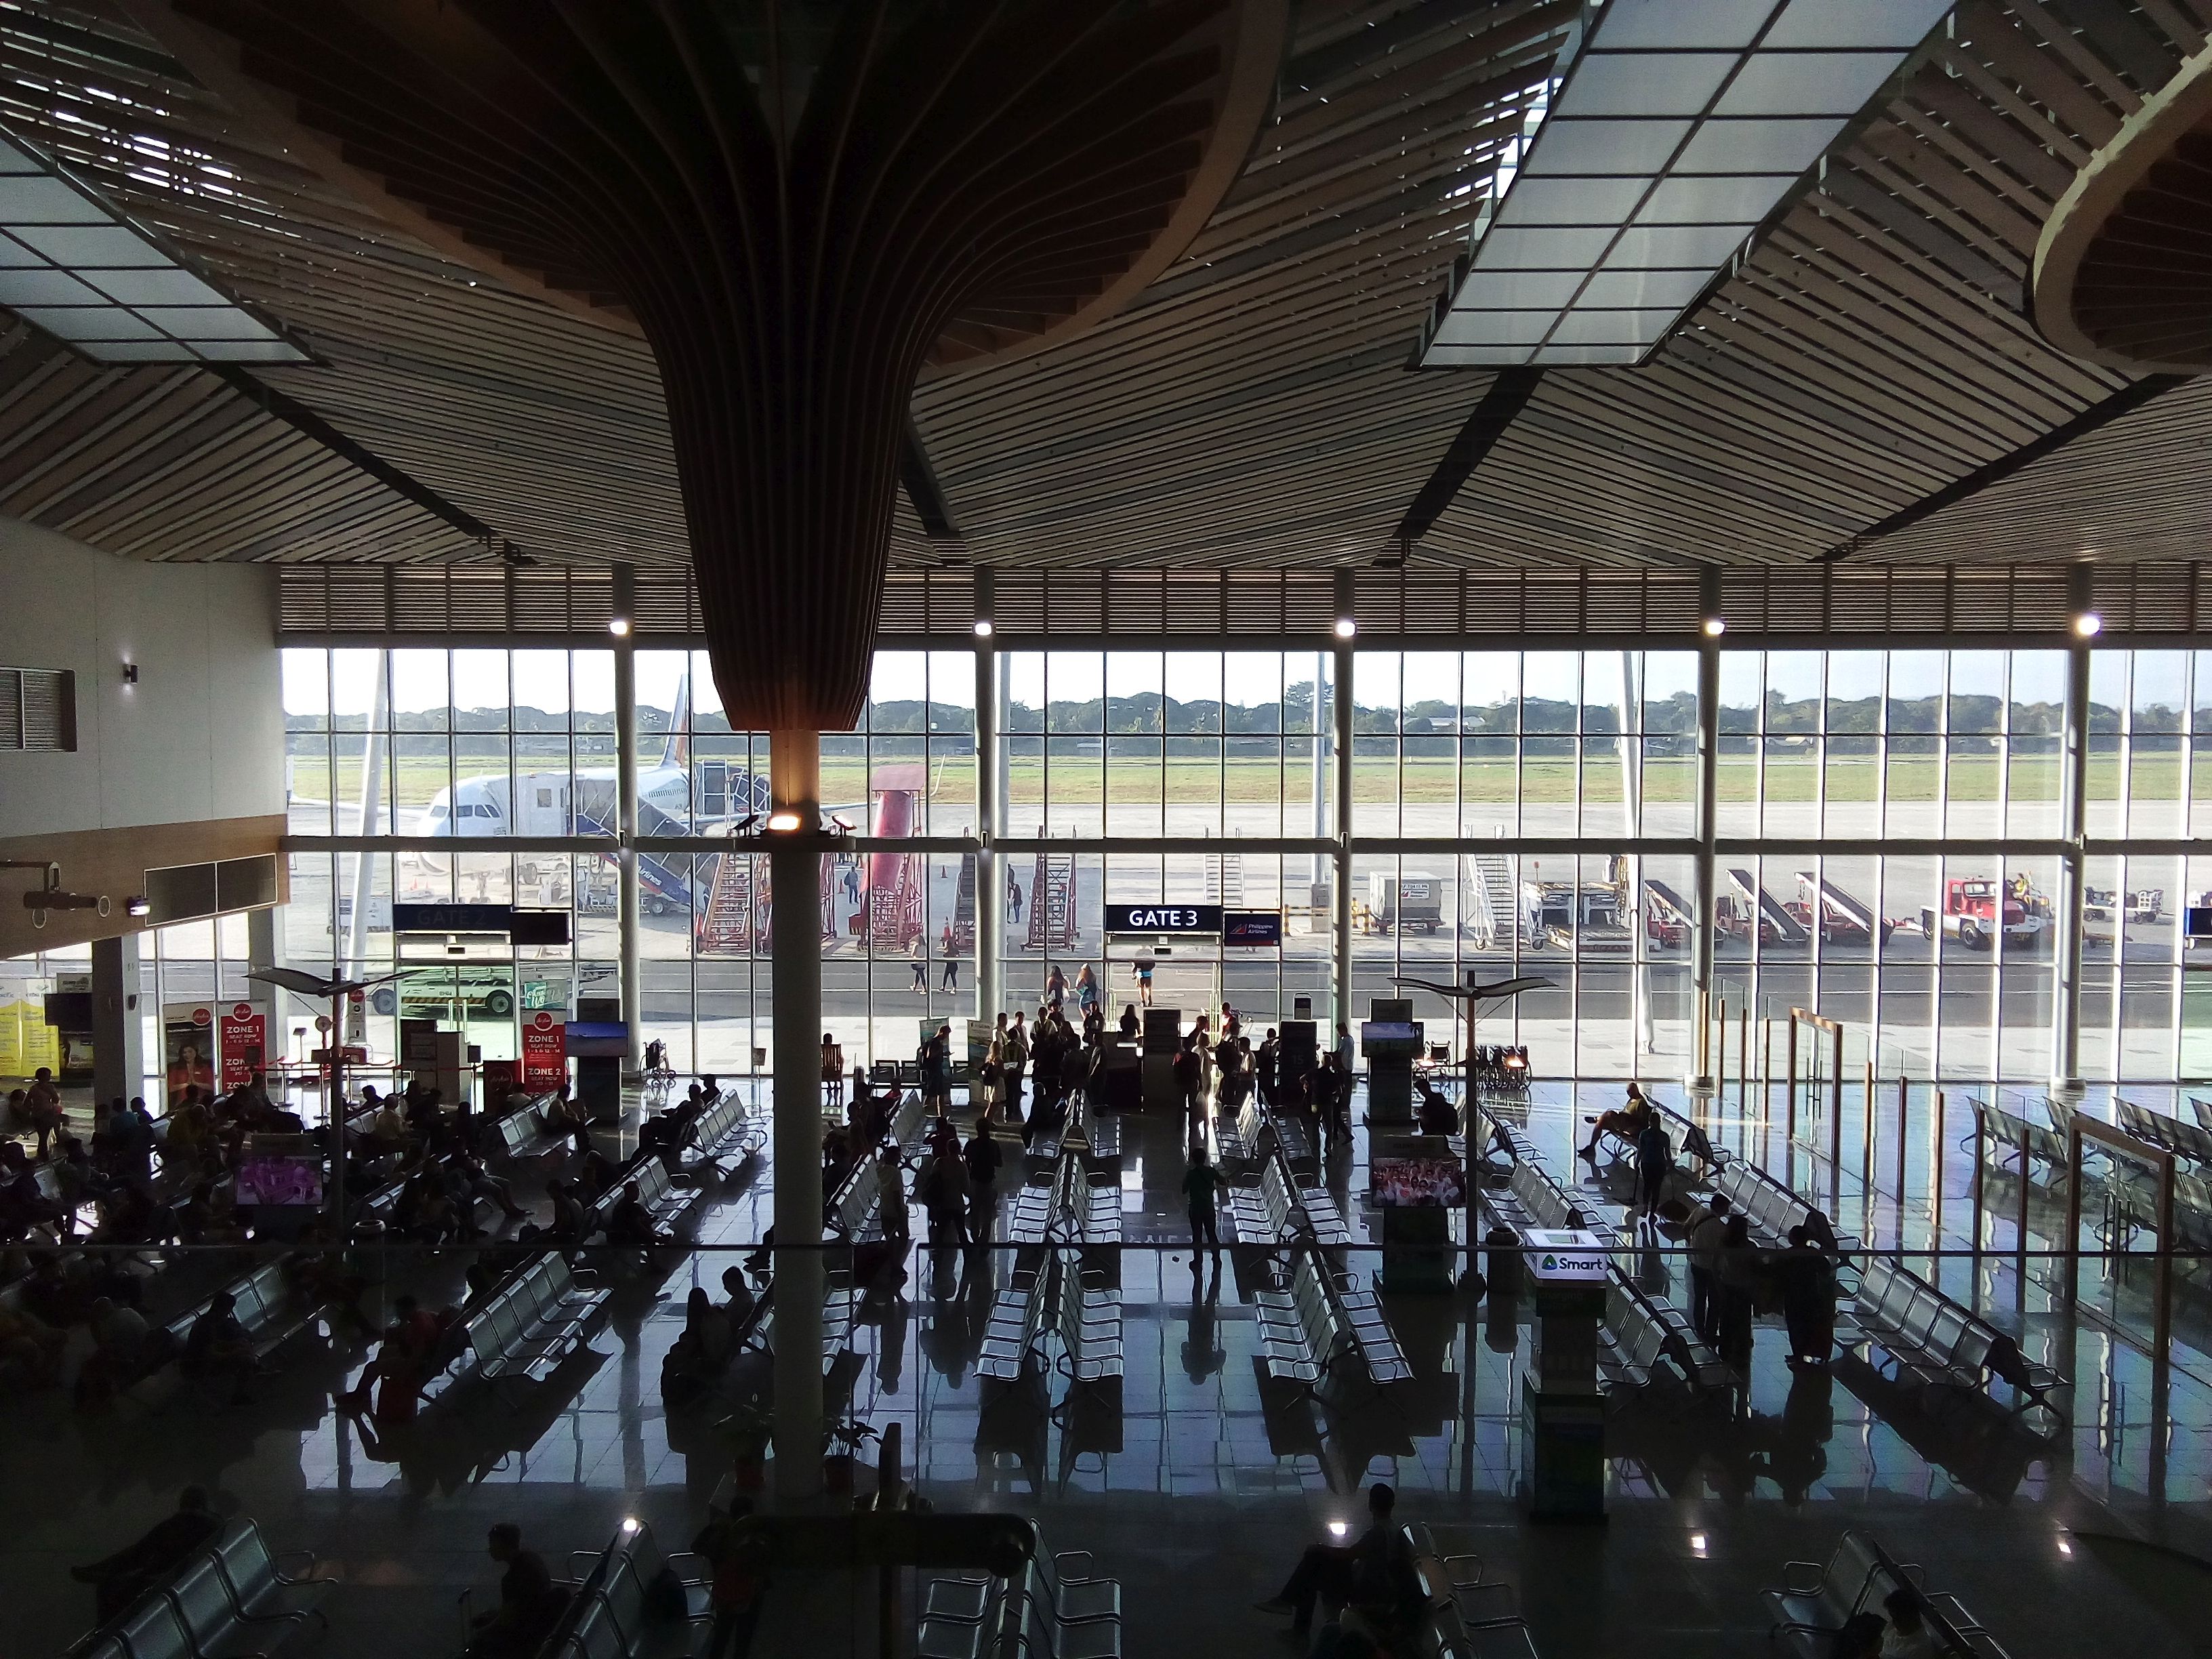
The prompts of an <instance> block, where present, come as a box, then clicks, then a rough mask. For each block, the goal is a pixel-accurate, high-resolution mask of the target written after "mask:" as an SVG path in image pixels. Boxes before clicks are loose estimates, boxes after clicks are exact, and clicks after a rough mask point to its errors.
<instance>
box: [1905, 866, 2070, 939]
mask: <svg viewBox="0 0 2212 1659" xmlns="http://www.w3.org/2000/svg"><path fill="white" fill-rule="evenodd" d="M2045 920H2046V918H2045V917H2043V916H2040V915H2033V914H2031V913H2030V910H2029V907H2028V906H2027V904H2025V903H2023V902H2021V900H2020V899H2019V898H2017V897H2015V896H2014V895H2013V894H2012V893H2011V892H2009V891H2007V890H2003V889H2002V888H2001V886H2000V885H1999V884H1998V883H1996V882H1994V881H1991V880H1990V879H1989V878H1987V877H1984V876H1969V877H1963V878H1959V879H1956V880H1953V881H1947V882H1945V883H1944V884H1943V917H1942V929H1943V931H1944V932H1945V933H1949V934H1952V935H1953V936H1954V937H1955V938H1956V939H1958V940H1959V942H1960V944H1962V945H1965V946H1966V948H1967V949H1968V950H1970V951H1989V950H1994V949H1995V948H1996V942H1997V939H1998V938H1999V936H2000V933H2002V938H2003V939H2004V941H2005V943H2006V944H2007V945H2025V944H2027V942H2028V941H2029V940H2030V939H2033V938H2035V936H2036V935H2037V934H2039V933H2041V932H2042V931H2043V927H2044V923H2045ZM1920 925H1921V927H1923V929H1924V930H1925V931H1926V933H1928V935H1929V937H1930V938H1931V939H1932V938H1933V937H1935V933H1936V926H1937V922H1936V914H1935V912H1934V911H1932V910H1927V909H1923V910H1922V912H1921V913H1920Z"/></svg>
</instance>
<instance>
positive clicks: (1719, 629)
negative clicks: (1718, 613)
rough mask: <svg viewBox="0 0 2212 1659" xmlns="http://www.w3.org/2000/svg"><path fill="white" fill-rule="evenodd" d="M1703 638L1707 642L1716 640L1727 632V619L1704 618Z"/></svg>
mask: <svg viewBox="0 0 2212 1659" xmlns="http://www.w3.org/2000/svg"><path fill="white" fill-rule="evenodd" d="M1727 632H1728V618H1727V617H1706V618H1705V637H1706V638H1707V639H1709V640H1717V639H1718V638H1720V636H1721V635H1723V634H1725V633H1727Z"/></svg>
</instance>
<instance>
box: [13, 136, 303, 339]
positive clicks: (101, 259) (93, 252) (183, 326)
mask: <svg viewBox="0 0 2212 1659" xmlns="http://www.w3.org/2000/svg"><path fill="white" fill-rule="evenodd" d="M0 306H6V307H9V309H10V310H12V311H14V312H15V314H16V315H17V316H19V317H21V319H23V320H24V321H25V322H27V323H29V324H31V325H33V327H35V328H39V329H42V330H44V331H46V333H48V334H51V335H52V336H53V337H55V338H56V339H58V340H60V341H62V342H63V343H64V344H66V345H69V346H71V347H73V348H74V349H76V350H77V351H79V352H81V353H82V354H83V355H84V356H87V357H89V358H91V359H92V360H93V361H94V362H101V363H154V362H161V363H191V362H211V363H304V362H310V361H312V359H311V358H310V356H309V354H308V352H307V349H305V348H304V347H302V346H301V345H298V344H296V343H294V342H293V341H291V340H289V339H287V338H285V337H284V336H283V333H282V331H279V330H278V329H277V328H276V327H274V326H273V325H270V324H269V323H267V322H264V321H263V320H262V319H260V318H259V317H257V316H255V315H254V314H253V313H251V312H249V311H247V310H246V307H244V306H242V305H240V303H239V302H238V301H236V300H234V299H232V298H231V297H230V295H228V294H225V293H223V292H222V290H221V289H217V288H216V286H215V285H214V284H213V283H210V282H209V281H208V280H207V279H206V278H205V277H204V276H201V275H200V274H199V273H198V272H197V271H196V270H193V269H191V267H190V266H188V265H187V264H185V262H184V261H183V260H182V259H180V258H178V257H177V256H176V255H174V254H173V253H171V252H169V251H168V250H167V248H166V247H164V246H162V245H161V243H160V241H158V240H156V239H155V236H154V235H153V234H152V233H151V232H149V231H148V230H146V229H144V228H142V227H141V226H139V225H137V223H135V222H132V221H131V220H130V219H128V218H126V217H125V216H123V215H122V214H121V213H119V212H118V211H117V210H115V209H114V208H112V207H110V206H109V205H108V204H107V203H106V201H104V200H103V199H101V197H100V196H99V195H97V194H96V193H95V192H94V191H92V190H91V189H89V188H88V187H87V186H86V185H82V184H80V183H79V182H78V181H77V180H76V179H74V178H72V177H71V176H70V174H68V173H65V172H64V171H63V170H62V169H61V168H60V167H58V166H56V165H55V164H54V163H53V162H52V161H47V160H46V158H45V157H44V156H43V155H40V153H39V152H38V151H37V150H35V149H33V147H32V146H30V145H29V144H27V143H24V142H23V141H22V140H21V139H20V138H16V137H13V136H12V135H10V136H7V137H0Z"/></svg>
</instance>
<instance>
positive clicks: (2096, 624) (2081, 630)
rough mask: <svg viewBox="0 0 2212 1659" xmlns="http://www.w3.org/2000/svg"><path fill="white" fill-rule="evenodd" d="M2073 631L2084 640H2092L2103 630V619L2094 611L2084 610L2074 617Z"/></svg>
mask: <svg viewBox="0 0 2212 1659" xmlns="http://www.w3.org/2000/svg"><path fill="white" fill-rule="evenodd" d="M2074 631H2075V633H2076V634H2078V635H2081V637H2082V638H2083V639H2085V640H2093V639H2095V638H2096V637H2097V635H2100V634H2101V633H2103V632H2104V631H2105V619H2104V618H2103V617H2100V616H2099V615H2098V614H2097V613H2096V612H2095V611H2083V612H2082V613H2081V615H2080V616H2078V617H2075V618H2074Z"/></svg>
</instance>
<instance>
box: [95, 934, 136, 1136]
mask: <svg viewBox="0 0 2212 1659" xmlns="http://www.w3.org/2000/svg"><path fill="white" fill-rule="evenodd" d="M145 1087H146V1019H145V1015H144V1014H143V1012H141V1010H140V1008H139V1006H138V935H137V934H136V933H125V934H123V935H121V936H120V937H118V938H116V939H94V940H93V942H92V1097H93V1098H94V1100H128V1099H130V1098H131V1096H133V1095H136V1094H143V1092H144V1091H145Z"/></svg>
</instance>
